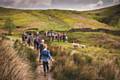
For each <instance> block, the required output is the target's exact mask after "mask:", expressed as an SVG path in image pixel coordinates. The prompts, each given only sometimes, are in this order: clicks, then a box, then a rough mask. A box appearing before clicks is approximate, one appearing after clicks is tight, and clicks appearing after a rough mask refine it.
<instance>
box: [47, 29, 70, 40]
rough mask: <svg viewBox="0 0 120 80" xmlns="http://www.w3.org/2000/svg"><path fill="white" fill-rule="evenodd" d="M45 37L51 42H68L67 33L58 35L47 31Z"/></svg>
mask: <svg viewBox="0 0 120 80" xmlns="http://www.w3.org/2000/svg"><path fill="white" fill-rule="evenodd" d="M45 36H46V37H48V38H49V40H50V41H63V42H66V41H67V40H68V36H67V34H66V33H58V32H53V31H47V32H46V33H45Z"/></svg>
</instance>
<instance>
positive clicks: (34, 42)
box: [22, 33, 54, 76]
mask: <svg viewBox="0 0 120 80" xmlns="http://www.w3.org/2000/svg"><path fill="white" fill-rule="evenodd" d="M22 41H23V43H25V44H27V45H29V46H34V49H36V50H37V51H38V53H39V54H38V55H39V62H42V65H43V71H44V75H45V76H46V74H47V73H48V72H49V61H50V60H51V61H54V60H53V58H52V56H51V53H50V51H49V50H48V49H47V48H48V46H47V44H45V41H44V39H42V37H41V35H40V34H39V33H36V34H31V33H23V34H22Z"/></svg>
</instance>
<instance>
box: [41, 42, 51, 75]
mask: <svg viewBox="0 0 120 80" xmlns="http://www.w3.org/2000/svg"><path fill="white" fill-rule="evenodd" d="M40 59H41V61H42V64H43V71H44V76H46V74H47V73H48V72H49V61H50V60H51V61H53V58H52V56H51V54H50V51H49V50H48V49H47V44H44V45H43V50H42V51H41V56H40Z"/></svg>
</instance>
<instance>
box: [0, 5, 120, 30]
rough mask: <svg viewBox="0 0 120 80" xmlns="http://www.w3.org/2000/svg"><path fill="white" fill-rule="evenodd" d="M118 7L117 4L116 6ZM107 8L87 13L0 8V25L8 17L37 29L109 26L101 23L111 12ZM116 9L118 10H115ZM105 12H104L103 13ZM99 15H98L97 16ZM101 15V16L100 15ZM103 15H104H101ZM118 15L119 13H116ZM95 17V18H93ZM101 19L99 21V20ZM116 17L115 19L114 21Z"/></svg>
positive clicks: (20, 25) (21, 25)
mask: <svg viewBox="0 0 120 80" xmlns="http://www.w3.org/2000/svg"><path fill="white" fill-rule="evenodd" d="M118 7H119V6H118ZM106 11H107V10H101V11H95V12H94V11H93V12H89V13H86V12H85V13H84V12H76V11H64V10H38V11H37V10H32V11H31V10H15V9H5V8H0V27H1V28H2V27H3V24H4V22H5V20H6V18H7V17H10V18H11V19H12V20H13V21H14V23H15V24H16V26H17V27H18V28H26V29H27V28H38V29H39V30H50V29H54V30H62V31H63V30H69V29H71V28H93V29H96V28H110V26H108V25H107V24H105V23H103V22H105V21H103V20H106V19H107V18H109V16H111V15H112V13H116V11H113V12H112V9H111V8H110V11H111V14H110V15H107V13H106ZM117 11H118V10H117ZM103 12H105V13H106V14H103ZM99 15H100V16H99ZM101 16H102V17H101ZM103 16H104V17H103ZM118 16H119V15H118ZM96 18H97V20H98V21H97V20H95V19H96ZM100 20H102V21H101V22H99V21H100ZM116 20H117V19H115V21H116Z"/></svg>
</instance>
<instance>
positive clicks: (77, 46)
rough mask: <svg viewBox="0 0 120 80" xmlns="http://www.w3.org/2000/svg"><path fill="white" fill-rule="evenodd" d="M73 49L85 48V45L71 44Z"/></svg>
mask: <svg viewBox="0 0 120 80" xmlns="http://www.w3.org/2000/svg"><path fill="white" fill-rule="evenodd" d="M72 45H73V47H74V48H86V45H83V44H79V43H72Z"/></svg>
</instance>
